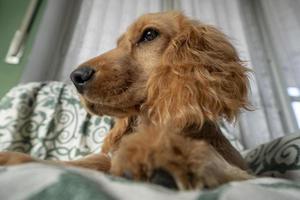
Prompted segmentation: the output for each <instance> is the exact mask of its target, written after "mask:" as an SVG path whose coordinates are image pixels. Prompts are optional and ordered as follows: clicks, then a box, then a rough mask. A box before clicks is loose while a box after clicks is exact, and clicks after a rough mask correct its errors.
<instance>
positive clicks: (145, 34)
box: [138, 28, 159, 43]
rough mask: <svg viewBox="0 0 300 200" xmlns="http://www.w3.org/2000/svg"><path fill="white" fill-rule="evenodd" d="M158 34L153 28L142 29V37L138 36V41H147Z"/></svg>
mask: <svg viewBox="0 0 300 200" xmlns="http://www.w3.org/2000/svg"><path fill="white" fill-rule="evenodd" d="M158 35H159V32H158V31H157V30H155V29H153V28H147V29H146V30H144V32H143V34H142V37H141V38H140V40H139V41H138V43H140V42H149V41H151V40H154V39H155V38H156V37H157V36H158Z"/></svg>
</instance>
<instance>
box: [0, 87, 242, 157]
mask: <svg viewBox="0 0 300 200" xmlns="http://www.w3.org/2000/svg"><path fill="white" fill-rule="evenodd" d="M112 122H113V121H112V118H111V117H108V116H104V117H99V116H91V115H89V114H88V113H87V112H86V111H85V110H84V108H83V107H82V106H81V105H80V102H79V98H78V95H77V92H76V91H75V89H74V88H73V87H72V86H70V85H67V84H65V83H62V82H44V83H28V84H24V85H20V86H17V87H15V88H13V89H12V90H11V91H10V92H8V94H7V95H6V96H4V97H3V98H2V99H1V100H0V150H2V151H3V150H9V151H19V152H25V153H28V154H31V155H32V156H34V157H38V158H41V159H50V160H51V159H60V160H73V159H76V158H80V157H82V156H84V155H87V154H90V153H93V152H99V151H100V150H101V145H102V143H103V139H104V137H105V136H106V134H107V132H108V131H109V130H110V128H111V127H112ZM220 127H221V130H222V132H223V133H224V135H225V136H226V137H227V138H228V139H229V140H230V141H231V143H232V144H233V145H234V146H235V147H236V148H237V149H238V150H242V146H241V144H240V143H239V141H238V139H237V138H236V137H235V136H234V135H232V134H230V133H229V131H228V129H227V128H226V126H225V124H224V123H220Z"/></svg>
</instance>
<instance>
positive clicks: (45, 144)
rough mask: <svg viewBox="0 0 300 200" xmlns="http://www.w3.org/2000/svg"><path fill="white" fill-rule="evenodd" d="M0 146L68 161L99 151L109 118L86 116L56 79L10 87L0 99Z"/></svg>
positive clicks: (73, 94) (66, 86)
mask: <svg viewBox="0 0 300 200" xmlns="http://www.w3.org/2000/svg"><path fill="white" fill-rule="evenodd" d="M0 122H1V123H0V149H2V150H3V149H6V150H10V151H20V152H25V153H30V154H31V155H33V156H35V157H39V158H41V159H64V160H71V159H76V158H79V157H82V156H84V155H86V154H89V153H92V152H98V151H100V148H101V145H102V142H103V138H104V137H105V135H106V134H107V132H108V131H109V129H110V128H111V118H110V117H107V116H104V117H97V116H91V115H89V114H88V113H87V112H86V111H85V110H84V109H83V108H82V106H81V105H80V102H79V98H78V96H77V94H76V91H74V90H73V89H72V87H70V86H69V85H66V84H64V83H60V82H51V83H30V84H26V85H22V86H18V87H15V88H13V89H12V90H11V91H10V92H9V93H8V94H7V95H6V96H5V97H4V98H2V100H1V101H0Z"/></svg>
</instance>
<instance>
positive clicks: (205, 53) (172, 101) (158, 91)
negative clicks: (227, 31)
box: [145, 18, 249, 126]
mask: <svg viewBox="0 0 300 200" xmlns="http://www.w3.org/2000/svg"><path fill="white" fill-rule="evenodd" d="M181 21H182V22H181V23H182V24H181V25H180V27H181V32H180V33H178V34H177V36H175V37H174V38H173V39H172V40H171V41H170V44H169V46H168V47H167V49H166V50H165V52H164V55H163V58H162V62H161V66H159V67H158V68H156V69H155V70H154V71H153V73H152V75H151V77H150V79H149V81H148V99H147V101H146V104H145V106H147V110H148V112H149V113H148V115H149V117H150V118H151V119H152V120H153V121H155V122H159V123H164V122H169V121H171V122H172V121H173V122H174V123H177V124H178V125H179V126H181V125H182V126H185V125H186V124H187V123H189V122H190V123H197V124H198V125H199V126H202V125H203V123H204V121H205V120H211V121H214V122H216V121H218V120H219V119H220V118H222V117H224V118H226V119H227V120H228V121H232V120H234V119H235V117H236V116H237V114H238V113H239V110H240V109H241V108H246V109H247V108H248V105H249V104H248V98H247V91H248V77H247V72H248V70H247V68H246V67H244V66H243V62H241V61H240V59H239V57H238V54H237V52H236V50H235V48H234V47H233V46H232V45H231V43H230V42H229V41H228V39H227V38H226V36H225V35H224V34H222V33H221V32H220V31H218V30H217V29H216V28H214V27H212V26H207V25H202V24H200V23H198V22H196V21H191V20H188V19H186V18H183V19H182V20H181Z"/></svg>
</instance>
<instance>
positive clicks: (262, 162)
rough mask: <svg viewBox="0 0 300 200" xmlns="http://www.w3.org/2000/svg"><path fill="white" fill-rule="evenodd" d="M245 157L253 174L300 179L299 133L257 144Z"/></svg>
mask: <svg viewBox="0 0 300 200" xmlns="http://www.w3.org/2000/svg"><path fill="white" fill-rule="evenodd" d="M245 159H246V161H247V163H248V164H249V167H250V169H251V170H252V171H253V173H254V174H255V175H258V176H272V177H280V178H287V179H290V180H300V134H299V133H298V134H293V135H287V136H284V137H281V138H278V139H275V140H273V141H271V142H269V143H266V144H262V145H259V146H258V147H256V148H254V149H252V150H250V151H248V152H247V153H246V156H245Z"/></svg>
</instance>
